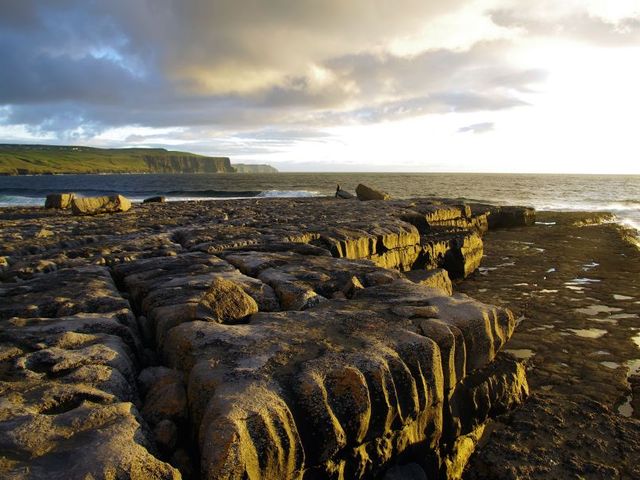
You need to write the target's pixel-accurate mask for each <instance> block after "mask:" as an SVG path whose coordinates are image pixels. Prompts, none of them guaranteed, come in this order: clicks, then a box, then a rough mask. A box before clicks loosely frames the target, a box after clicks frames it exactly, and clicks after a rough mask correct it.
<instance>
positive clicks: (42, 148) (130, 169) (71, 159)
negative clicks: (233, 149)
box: [0, 144, 235, 175]
mask: <svg viewBox="0 0 640 480" xmlns="http://www.w3.org/2000/svg"><path fill="white" fill-rule="evenodd" d="M234 171H235V170H234V169H233V167H231V163H230V161H229V159H228V158H227V157H206V156H203V155H196V154H193V153H187V152H174V151H169V150H165V149H162V148H122V149H103V148H91V147H75V146H53V145H10V144H0V174H2V175H26V174H53V173H232V172H234Z"/></svg>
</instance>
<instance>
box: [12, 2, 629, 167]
mask: <svg viewBox="0 0 640 480" xmlns="http://www.w3.org/2000/svg"><path fill="white" fill-rule="evenodd" d="M0 9H1V10H0V11H2V15H0V60H1V62H2V69H0V140H1V141H5V142H29V143H33V142H46V143H61V144H68V143H79V144H88V145H96V146H165V147H171V148H179V149H183V150H190V151H196V152H201V153H209V154H225V155H230V156H232V157H233V158H234V159H235V160H237V161H249V162H251V161H260V162H264V161H267V162H270V163H272V164H274V165H276V166H277V167H279V168H280V169H283V170H329V171H331V170H374V171H384V170H404V171H434V170H439V171H442V170H444V171H523V172H545V171H550V172H604V173H615V172H624V173H640V167H639V166H638V165H640V161H639V159H638V154H637V151H638V148H637V146H638V141H637V139H636V138H637V133H636V132H635V123H636V120H635V119H636V117H637V112H638V111H639V110H640V94H639V93H638V85H640V62H638V61H637V59H638V58H640V2H638V1H637V0H618V1H615V2H612V1H611V0H582V1H578V0H559V1H558V0H555V1H552V0H541V1H538V2H533V3H532V2H525V1H523V0H477V1H462V0H451V1H448V2H441V1H432V0H394V1H387V0H381V1H376V2H370V1H365V0H349V1H345V0H327V1H324V2H317V1H311V0H298V1H284V0H273V1H258V0H210V1H205V0H189V1H184V0H182V1H178V0H111V1H109V2H93V1H90V2H88V1H86V0H48V1H44V0H43V1H37V0H20V1H17V0H0Z"/></svg>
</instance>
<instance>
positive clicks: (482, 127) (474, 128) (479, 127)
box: [458, 122, 495, 134]
mask: <svg viewBox="0 0 640 480" xmlns="http://www.w3.org/2000/svg"><path fill="white" fill-rule="evenodd" d="M494 127H495V124H494V123H493V122H483V123H474V124H473V125H467V126H466V127H462V128H460V129H458V133H473V134H481V133H487V132H491V131H492V130H493V129H494Z"/></svg>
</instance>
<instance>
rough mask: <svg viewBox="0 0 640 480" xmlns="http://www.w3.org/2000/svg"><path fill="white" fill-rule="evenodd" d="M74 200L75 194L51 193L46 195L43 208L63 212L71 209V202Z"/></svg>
mask: <svg viewBox="0 0 640 480" xmlns="http://www.w3.org/2000/svg"><path fill="white" fill-rule="evenodd" d="M74 198H76V194H75V193H52V194H51V195H47V199H46V200H45V202H44V208H59V209H62V210H65V209H67V208H70V207H71V202H72V201H73V199H74Z"/></svg>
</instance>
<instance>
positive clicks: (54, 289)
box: [0, 199, 528, 479]
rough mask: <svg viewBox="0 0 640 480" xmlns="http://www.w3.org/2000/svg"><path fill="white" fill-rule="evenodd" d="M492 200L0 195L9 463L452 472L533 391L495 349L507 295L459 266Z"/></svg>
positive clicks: (471, 252) (510, 326)
mask: <svg viewBox="0 0 640 480" xmlns="http://www.w3.org/2000/svg"><path fill="white" fill-rule="evenodd" d="M476 210H478V209H477V208H476ZM498 214H499V213H495V211H492V212H491V215H498ZM26 215H29V216H30V217H29V221H28V222H27V221H24V219H25V218H26V217H25V216H26ZM488 216H489V213H488V211H486V210H483V209H480V210H479V211H475V212H474V211H473V209H472V208H471V207H469V206H468V205H461V204H457V203H451V204H446V203H444V202H442V201H439V202H437V203H434V202H430V201H427V200H415V201H397V200H396V201H394V200H388V201H384V202H379V201H369V202H359V201H357V200H341V199H295V200H294V199H291V200H286V199H282V200H273V201H270V200H267V201H265V200H253V201H233V202H231V201H228V202H227V201H222V202H211V203H209V202H197V203H196V202H194V203H182V204H171V203H167V204H160V203H158V204H144V205H134V206H133V208H132V209H131V210H130V211H129V212H127V213H126V214H122V215H103V216H95V217H82V218H78V217H73V216H71V215H70V214H69V213H67V212H64V211H52V210H45V209H37V210H34V209H31V210H28V211H24V210H20V209H12V210H6V211H3V212H2V213H1V214H0V220H1V221H2V223H3V228H2V230H1V233H0V236H1V238H2V245H3V246H2V251H0V256H2V257H3V258H4V259H5V262H4V263H3V269H2V272H0V275H1V278H2V280H3V283H2V284H0V291H1V292H2V297H3V299H4V298H6V299H8V300H9V301H8V302H3V303H2V304H0V323H1V324H2V328H1V329H0V345H1V346H2V350H1V356H0V368H1V369H0V372H1V373H2V383H0V388H1V390H0V394H1V395H2V397H3V399H4V403H3V404H2V405H3V406H2V410H1V412H0V430H1V431H2V433H3V435H2V439H1V440H0V442H1V445H0V446H1V447H2V451H3V452H5V451H6V452H8V456H7V461H6V462H5V463H3V464H2V465H0V469H1V470H0V471H1V472H2V474H3V475H7V476H10V477H11V476H13V477H15V478H44V477H43V475H44V473H43V472H47V475H49V477H46V478H63V477H61V476H60V475H64V472H66V471H69V472H72V473H73V475H72V476H75V477H77V478H84V477H86V476H92V477H94V478H103V477H105V476H108V472H123V473H122V475H123V478H178V477H179V476H180V475H183V476H185V477H189V476H192V475H196V473H197V472H200V474H201V477H202V478H211V479H218V478H238V479H240V478H283V479H286V478H383V477H384V476H385V475H387V472H390V471H392V467H394V466H396V465H397V466H402V465H405V464H411V465H413V467H411V468H414V469H416V468H417V469H420V470H421V471H422V472H423V473H425V474H427V475H428V476H429V478H457V477H459V476H460V474H461V472H462V469H463V467H464V465H465V464H466V461H467V459H468V458H469V455H470V453H471V452H472V451H473V449H474V448H475V445H476V444H477V442H478V440H479V438H480V436H481V434H482V431H483V429H484V427H485V425H486V422H487V420H488V419H489V418H492V417H493V416H495V415H497V414H499V413H502V412H504V411H506V410H508V409H510V408H512V407H513V406H514V405H516V404H518V403H519V402H520V401H521V400H522V399H523V397H524V396H526V395H527V392H528V387H527V382H526V377H525V375H524V370H523V368H522V366H521V365H520V364H519V363H517V362H515V361H514V360H512V359H510V358H507V357H502V356H501V355H500V354H499V353H498V352H499V351H500V350H501V348H502V347H503V346H504V344H505V343H506V342H507V341H508V339H509V337H510V336H511V334H512V333H513V330H514V328H515V319H514V316H513V314H512V313H511V312H510V311H508V310H506V309H502V308H497V307H493V306H490V305H486V304H483V303H480V302H477V301H475V300H473V299H471V298H469V297H467V296H464V295H459V294H454V293H453V288H452V283H451V280H450V278H454V279H455V278H463V277H465V276H466V275H469V274H470V273H472V272H473V271H474V270H475V269H476V268H477V267H478V265H479V263H480V260H481V257H482V245H483V244H482V239H481V235H482V233H484V231H486V229H487V227H488V220H487V219H488V218H489V217H488ZM523 223H524V221H523ZM42 230H47V231H50V232H55V234H53V235H45V236H42V235H38V233H39V232H41V231H42ZM25 238H27V239H29V241H28V242H25V241H24V239H25ZM405 273H407V275H405ZM24 432H29V433H28V434H25V433H24ZM37 439H38V441H39V442H40V443H38V441H36V440H37ZM40 439H41V440H40ZM80 451H81V452H82V455H81V456H80V455H78V452H80ZM61 458H65V459H66V460H65V462H61V461H60V459H61ZM63 466H64V468H63ZM390 469H391V470H390ZM63 470H64V472H63ZM105 472H107V473H105ZM56 475H57V476H58V477H56ZM117 478H120V477H117Z"/></svg>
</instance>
